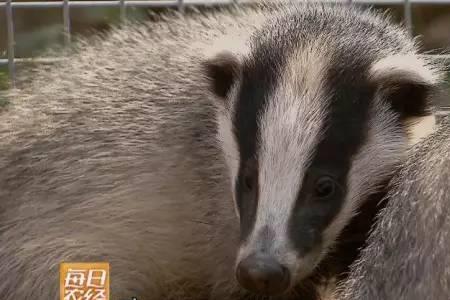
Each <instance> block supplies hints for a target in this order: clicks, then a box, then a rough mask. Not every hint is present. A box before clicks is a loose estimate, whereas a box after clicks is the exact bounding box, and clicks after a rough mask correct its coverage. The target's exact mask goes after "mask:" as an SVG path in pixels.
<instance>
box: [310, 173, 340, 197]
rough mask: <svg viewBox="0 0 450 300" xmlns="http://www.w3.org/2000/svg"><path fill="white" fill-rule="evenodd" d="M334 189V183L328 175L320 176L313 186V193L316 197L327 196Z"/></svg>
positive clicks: (331, 193) (332, 192)
mask: <svg viewBox="0 0 450 300" xmlns="http://www.w3.org/2000/svg"><path fill="white" fill-rule="evenodd" d="M335 191H336V183H335V182H334V180H333V179H332V178H331V177H329V176H322V177H320V178H319V179H318V180H317V181H316V184H315V186H314V195H315V196H316V197H318V198H327V197H329V196H331V195H333V194H334V192H335Z"/></svg>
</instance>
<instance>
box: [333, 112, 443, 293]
mask: <svg viewBox="0 0 450 300" xmlns="http://www.w3.org/2000/svg"><path fill="white" fill-rule="evenodd" d="M387 198H388V199H389V203H388V204H387V206H386V207H385V208H384V209H383V210H382V211H381V213H380V216H379V217H378V219H377V223H376V226H375V228H374V230H373V232H372V233H371V235H370V238H369V239H368V246H367V247H366V248H365V249H364V250H363V251H362V254H361V258H360V259H359V260H358V261H357V262H356V263H355V265H354V266H353V267H352V270H351V273H350V277H349V279H348V282H346V284H345V285H343V288H342V291H341V292H342V295H343V297H342V299H345V300H353V299H355V300H356V299H358V300H360V299H364V300H372V299H373V300H377V299H385V300H394V299H395V300H419V299H436V300H447V299H449V297H450V251H449V249H450V126H449V122H448V119H447V121H446V122H444V124H443V125H442V127H441V128H440V129H439V130H438V131H437V132H436V133H434V134H433V135H431V136H430V137H429V138H427V139H426V140H424V141H422V142H420V143H419V144H418V145H417V146H416V147H414V148H413V149H412V152H411V154H410V156H409V158H408V160H407V162H406V163H405V165H404V166H403V167H402V168H401V170H400V171H399V173H398V174H397V175H396V176H395V178H394V180H393V182H392V183H391V189H390V191H389V193H388V195H387Z"/></svg>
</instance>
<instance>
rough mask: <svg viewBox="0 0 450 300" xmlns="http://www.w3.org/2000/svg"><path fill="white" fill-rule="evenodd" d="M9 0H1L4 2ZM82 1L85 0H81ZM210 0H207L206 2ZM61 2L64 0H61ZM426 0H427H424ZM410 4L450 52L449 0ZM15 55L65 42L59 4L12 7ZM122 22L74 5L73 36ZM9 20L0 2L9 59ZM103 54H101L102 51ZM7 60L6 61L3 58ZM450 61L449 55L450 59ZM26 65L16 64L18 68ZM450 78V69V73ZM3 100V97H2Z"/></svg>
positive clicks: (1, 46) (3, 83) (432, 41)
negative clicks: (40, 6)
mask: <svg viewBox="0 0 450 300" xmlns="http://www.w3.org/2000/svg"><path fill="white" fill-rule="evenodd" d="M4 1H6V0H0V2H4ZM81 1H83V0H81ZM207 1H208V0H205V2H207ZM13 2H37V1H36V0H13ZM40 2H58V0H47V1H45V0H40ZM59 2H61V0H59ZM373 2H375V3H376V4H375V5H374V7H375V8H376V9H380V10H389V12H390V13H391V14H392V15H393V16H394V18H395V19H396V20H397V21H398V22H404V21H405V16H404V6H403V5H386V4H383V3H386V1H378V3H377V1H376V0H374V1H373ZM425 2H426V1H425ZM432 2H434V1H431V0H430V1H429V3H427V4H411V17H412V24H413V27H412V31H413V34H414V35H416V36H417V35H419V36H420V40H421V44H422V51H424V52H427V53H430V52H431V53H433V54H442V53H450V1H448V4H442V3H441V4H433V3H432ZM159 11H162V9H148V8H133V7H127V18H128V19H133V20H146V19H148V18H150V12H153V13H154V12H156V13H158V12H159ZM13 18H14V39H15V47H14V49H15V57H16V58H30V57H39V56H41V54H42V53H43V51H44V50H45V49H47V48H49V47H51V48H54V47H55V46H58V45H62V44H63V43H64V34H63V29H64V28H63V10H62V8H61V7H59V8H38V9H36V8H24V7H15V8H14V9H13ZM119 22H120V10H119V8H118V7H109V8H105V7H89V8H84V7H83V8H81V7H71V8H70V23H71V24H70V27H71V34H72V37H75V38H76V37H77V36H86V35H91V34H93V33H94V32H98V31H108V29H109V28H110V26H111V25H112V24H118V23H119ZM7 40H8V39H7V23H6V9H5V6H0V60H1V59H7V57H8V55H7V48H8V47H7ZM99 55H101V54H99ZM3 62H5V61H3ZM448 63H450V59H449V60H448ZM24 67H26V66H24V65H18V66H16V69H17V72H20V71H21V69H23V68H24ZM449 79H450V73H449ZM9 82H10V81H9V80H8V66H7V64H5V63H4V64H1V65H0V90H1V89H6V88H8V87H9ZM440 101H441V105H445V106H450V99H446V98H445V99H441V100H440ZM0 104H1V99H0Z"/></svg>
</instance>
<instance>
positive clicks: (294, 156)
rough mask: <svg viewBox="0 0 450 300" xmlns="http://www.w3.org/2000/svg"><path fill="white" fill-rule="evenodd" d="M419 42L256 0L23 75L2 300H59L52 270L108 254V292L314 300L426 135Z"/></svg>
mask: <svg viewBox="0 0 450 300" xmlns="http://www.w3.org/2000/svg"><path fill="white" fill-rule="evenodd" d="M418 48H419V46H418V45H417V43H416V42H415V41H414V40H412V39H411V38H410V37H409V36H408V34H407V33H406V32H405V31H404V30H403V29H402V28H401V27H400V26H398V25H394V24H393V23H392V22H391V21H390V20H389V18H388V17H387V16H383V15H380V14H378V13H376V12H375V11H372V10H363V9H360V8H356V7H350V6H339V5H332V4H317V3H316V4H298V3H297V4H295V3H285V4H281V3H260V4H257V5H255V6H241V7H239V6H234V7H228V8H222V9H219V10H217V11H211V12H208V13H195V12H194V13H192V14H191V15H187V16H180V15H178V14H175V13H168V14H167V15H163V16H162V17H161V18H160V19H158V20H155V21H154V22H151V23H146V24H128V25H127V26H124V27H117V28H114V29H113V30H112V31H111V32H110V33H108V34H106V35H98V36H96V37H93V38H87V39H84V40H79V41H78V42H77V43H76V44H75V45H74V46H73V47H72V48H71V49H68V50H66V51H67V53H65V54H64V55H63V56H64V57H67V59H65V60H63V61H62V62H59V63H56V65H54V66H51V67H38V68H37V69H33V70H32V71H29V73H28V74H22V76H23V78H22V79H21V82H22V84H21V86H20V87H19V88H18V89H16V90H13V91H11V92H10V93H9V98H10V99H11V104H10V105H9V107H8V108H7V109H6V111H4V112H3V113H2V116H1V119H0V141H1V143H0V153H1V155H0V170H1V171H0V239H1V243H0V278H2V280H0V295H1V298H2V299H3V300H12V299H24V300H27V299H33V300H48V299H55V298H56V297H57V295H58V290H59V279H58V268H59V264H60V263H61V262H98V261H100V262H104V261H105V262H109V263H110V266H111V293H112V296H113V297H114V299H129V298H131V297H137V299H146V300H161V299H164V300H167V299H241V298H246V299H250V298H251V297H260V296H268V297H273V299H277V298H278V299H292V298H294V299H297V298H299V297H301V299H318V298H319V297H321V293H320V291H321V289H320V287H322V286H326V285H327V283H328V282H331V281H332V280H341V279H340V278H341V276H342V275H341V274H345V270H347V268H348V266H349V265H350V263H351V262H353V261H354V259H355V258H356V257H357V253H358V251H357V249H359V247H360V246H361V245H362V244H363V243H364V240H365V238H366V236H367V232H368V230H369V228H370V226H371V220H372V218H373V216H374V215H375V213H376V208H377V207H378V206H377V205H378V202H379V200H380V199H381V197H382V195H383V194H384V193H385V189H384V187H385V186H386V182H387V181H388V180H389V179H390V178H391V177H392V174H394V171H395V169H396V168H397V167H398V165H399V164H401V163H402V161H403V160H404V159H405V157H406V151H407V149H408V147H410V145H411V144H413V143H415V142H416V141H417V140H420V139H421V138H422V137H423V136H425V135H427V134H428V133H429V131H431V130H433V126H432V123H433V121H432V119H433V114H432V109H430V108H431V106H430V101H431V99H432V97H433V95H434V92H435V91H437V90H438V89H439V87H440V83H441V75H440V74H441V72H440V67H439V66H438V65H437V64H435V63H434V62H433V61H429V60H426V59H425V58H423V57H422V56H420V55H419V54H418V51H419V50H418ZM424 124H425V125H424ZM430 124H431V125H430ZM419 125H420V126H419ZM418 126H419V127H418ZM425 127H426V128H428V129H429V130H424V128H425ZM415 128H420V129H421V130H420V134H419V135H417V134H415V133H416V132H418V131H416V130H414V129H415Z"/></svg>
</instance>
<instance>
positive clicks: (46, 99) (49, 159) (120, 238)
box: [0, 11, 256, 300]
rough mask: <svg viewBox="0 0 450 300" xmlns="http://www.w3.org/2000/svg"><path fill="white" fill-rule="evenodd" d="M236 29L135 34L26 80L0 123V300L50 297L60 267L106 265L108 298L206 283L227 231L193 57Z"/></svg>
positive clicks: (195, 22) (210, 127)
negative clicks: (73, 263) (218, 244)
mask: <svg viewBox="0 0 450 300" xmlns="http://www.w3.org/2000/svg"><path fill="white" fill-rule="evenodd" d="M255 15H256V13H255ZM235 24H239V25H240V26H243V25H244V24H246V21H245V18H243V17H242V15H239V14H238V13H234V16H233V14H232V13H231V11H225V12H223V13H222V14H211V15H210V16H209V17H201V18H199V17H198V16H197V17H195V18H187V19H186V20H184V19H182V18H181V17H178V16H172V17H171V18H170V20H168V21H167V22H158V23H154V24H147V25H130V26H129V27H127V28H123V29H115V30H113V32H112V33H110V34H108V35H107V36H105V37H99V38H95V39H93V40H89V41H85V42H81V43H79V44H78V45H77V46H76V49H75V51H74V52H70V53H69V54H70V56H69V58H68V59H67V60H65V61H64V62H62V63H59V64H58V65H56V66H54V67H50V68H45V67H41V68H39V69H38V70H36V71H35V72H33V74H32V75H31V76H27V75H25V74H24V75H23V76H24V77H25V79H24V80H23V81H24V84H23V85H22V87H21V89H20V90H17V91H14V92H12V93H11V95H10V96H11V104H10V106H9V107H8V108H7V109H6V110H5V111H4V112H3V113H2V116H1V121H0V141H1V143H0V152H1V155H0V170H1V171H0V240H1V242H0V278H2V280H1V281H0V298H1V299H4V300H9V299H24V300H25V299H36V300H38V299H39V300H48V299H56V295H57V293H58V282H59V280H58V277H57V274H58V273H57V272H58V270H59V269H58V264H59V263H60V262H63V261H109V262H110V263H111V266H112V278H113V279H112V295H113V296H114V297H115V298H117V299H120V298H124V299H125V298H130V297H132V296H137V297H138V298H139V299H141V298H143V299H150V300H151V299H160V298H159V297H162V298H163V299H166V298H168V295H167V294H165V293H166V292H167V293H171V292H172V291H171V290H174V294H176V293H178V291H176V289H175V288H174V286H180V292H181V290H183V289H184V285H185V286H186V289H192V293H194V294H195V288H196V287H195V286H190V285H189V283H185V282H177V281H179V278H180V276H179V274H183V276H186V275H187V274H189V275H188V277H191V278H192V282H196V280H197V282H201V283H202V284H204V285H207V282H206V279H207V276H209V274H205V272H206V271H205V270H204V269H207V267H206V266H207V265H208V260H209V259H211V260H216V262H214V263H215V264H216V263H217V264H221V262H220V258H221V257H222V256H220V255H219V253H217V257H218V258H217V257H216V258H214V257H211V256H212V255H210V252H212V253H213V254H215V253H214V251H210V250H209V249H207V248H209V247H211V248H213V249H214V247H215V245H214V240H212V238H211V236H216V235H217V234H216V231H219V232H220V230H221V228H220V226H219V225H216V224H214V222H215V220H217V221H218V222H223V223H224V224H225V225H224V226H227V224H236V221H235V220H234V213H233V208H232V202H231V196H230V194H229V188H228V183H227V176H225V172H224V169H223V168H224V165H223V163H222V156H221V155H219V149H217V147H216V143H215V131H216V129H215V123H214V109H213V107H212V105H211V103H210V102H209V101H208V100H209V99H208V97H210V94H209V92H208V91H207V89H206V82H205V80H204V79H203V77H202V76H201V74H200V59H201V58H203V55H204V54H203V53H204V49H206V48H207V47H208V46H209V44H210V43H212V41H214V40H216V39H218V38H219V37H220V36H221V35H224V34H225V33H227V32H228V31H230V30H232V29H233V28H235V26H237V25H235ZM246 26H250V25H249V24H246ZM29 79H32V81H31V82H30V81H29ZM213 217H214V218H213ZM229 218H232V222H229V221H228V219H229ZM232 232H233V231H232V230H229V233H228V234H227V237H228V238H227V242H229V243H230V245H231V244H232V240H233V239H232V237H233V234H232ZM222 236H223V234H222ZM209 241H211V243H209ZM194 255H195V256H196V257H199V258H201V259H202V262H203V264H199V263H198V261H196V262H195V263H193V262H192V259H191V258H192V257H193V256H194ZM224 259H227V258H224ZM228 265H229V263H228ZM203 266H205V267H204V268H203ZM210 269H211V268H210ZM49 270H51V271H50V272H49ZM198 274H202V276H200V275H198ZM200 277H201V280H200V279H199V278H200ZM159 285H160V286H159ZM167 289H170V290H169V291H168V290H167ZM163 294H164V295H163ZM175 296H176V295H175ZM175 296H174V297H175ZM199 297H201V295H200V294H199Z"/></svg>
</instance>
